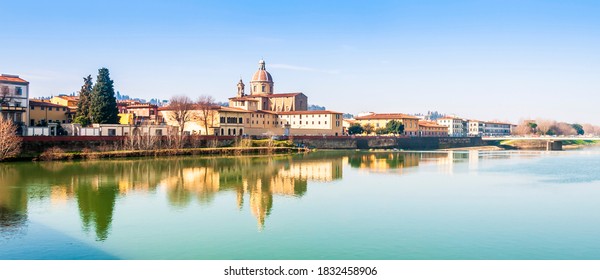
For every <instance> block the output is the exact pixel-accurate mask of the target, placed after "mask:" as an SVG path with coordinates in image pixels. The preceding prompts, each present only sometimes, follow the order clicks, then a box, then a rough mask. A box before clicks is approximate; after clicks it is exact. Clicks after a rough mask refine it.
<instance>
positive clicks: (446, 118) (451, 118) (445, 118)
mask: <svg viewBox="0 0 600 280" xmlns="http://www.w3.org/2000/svg"><path fill="white" fill-rule="evenodd" d="M438 120H462V118H459V117H443V118H439V119H438Z"/></svg>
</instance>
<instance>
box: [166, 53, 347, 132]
mask: <svg viewBox="0 0 600 280" xmlns="http://www.w3.org/2000/svg"><path fill="white" fill-rule="evenodd" d="M258 66H259V67H258V70H257V71H256V72H255V73H254V75H253V76H252V80H251V81H250V85H249V94H247V93H246V85H245V84H244V82H243V81H242V80H241V79H240V81H239V82H238V84H237V94H236V96H235V97H231V98H229V106H228V107H223V106H214V109H212V110H213V113H212V114H211V115H212V116H214V117H212V118H210V124H209V125H208V126H207V125H205V124H204V123H203V120H201V119H198V118H195V120H193V121H192V122H190V123H188V124H186V125H185V128H184V131H187V132H188V133H189V134H200V135H224V136H239V135H286V136H289V135H314V136H317V135H318V136H323V135H329V136H337V135H342V132H343V128H342V113H340V112H335V111H329V110H321V111H309V110H308V97H307V96H306V95H304V93H302V92H294V93H275V92H274V82H273V77H272V76H271V74H270V73H269V72H268V71H267V70H266V66H265V62H264V60H261V61H259V63H258ZM161 112H162V114H163V116H164V119H165V121H166V122H167V123H168V124H170V125H177V123H176V122H174V121H173V120H172V118H171V117H170V115H171V113H170V112H169V108H168V107H167V108H162V109H161ZM205 127H209V129H208V131H206V129H205Z"/></svg>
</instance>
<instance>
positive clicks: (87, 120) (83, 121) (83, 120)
mask: <svg viewBox="0 0 600 280" xmlns="http://www.w3.org/2000/svg"><path fill="white" fill-rule="evenodd" d="M73 123H78V124H81V126H88V125H90V124H91V123H92V121H91V120H90V118H88V117H85V116H77V117H75V119H74V120H73Z"/></svg>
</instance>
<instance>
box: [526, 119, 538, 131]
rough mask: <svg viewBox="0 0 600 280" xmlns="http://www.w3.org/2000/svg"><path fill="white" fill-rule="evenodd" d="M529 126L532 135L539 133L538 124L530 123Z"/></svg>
mask: <svg viewBox="0 0 600 280" xmlns="http://www.w3.org/2000/svg"><path fill="white" fill-rule="evenodd" d="M527 125H528V126H529V129H530V131H531V133H536V132H537V127H538V125H537V123H534V122H530V123H528V124H527Z"/></svg>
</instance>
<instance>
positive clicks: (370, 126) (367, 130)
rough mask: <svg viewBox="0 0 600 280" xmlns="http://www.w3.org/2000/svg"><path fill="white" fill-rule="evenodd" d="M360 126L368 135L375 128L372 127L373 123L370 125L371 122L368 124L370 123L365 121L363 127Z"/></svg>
mask: <svg viewBox="0 0 600 280" xmlns="http://www.w3.org/2000/svg"><path fill="white" fill-rule="evenodd" d="M362 128H363V131H364V132H365V133H367V135H369V134H371V133H373V130H374V129H375V128H374V127H373V125H372V124H370V123H367V124H365V125H363V127H362Z"/></svg>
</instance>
